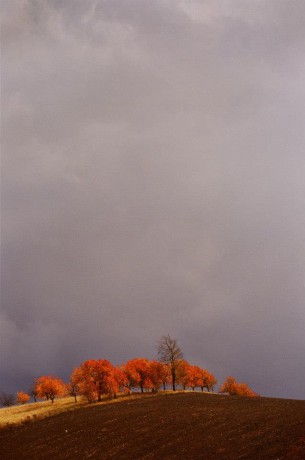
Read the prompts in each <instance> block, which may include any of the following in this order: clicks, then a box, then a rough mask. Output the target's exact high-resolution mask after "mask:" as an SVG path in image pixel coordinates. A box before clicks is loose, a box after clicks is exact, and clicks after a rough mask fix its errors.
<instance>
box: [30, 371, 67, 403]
mask: <svg viewBox="0 0 305 460" xmlns="http://www.w3.org/2000/svg"><path fill="white" fill-rule="evenodd" d="M35 389H36V394H37V396H38V397H39V398H46V399H47V400H49V399H50V400H51V401H52V403H53V402H54V399H55V397H56V396H63V395H64V394H65V393H66V386H65V384H64V382H63V381H62V380H61V379H59V378H58V377H54V376H53V375H44V376H42V377H39V378H38V379H37V380H36V382H35Z"/></svg>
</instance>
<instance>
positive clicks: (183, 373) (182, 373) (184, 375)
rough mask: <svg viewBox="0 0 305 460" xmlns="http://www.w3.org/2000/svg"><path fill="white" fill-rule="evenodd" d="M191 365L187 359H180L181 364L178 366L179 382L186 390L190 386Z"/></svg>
mask: <svg viewBox="0 0 305 460" xmlns="http://www.w3.org/2000/svg"><path fill="white" fill-rule="evenodd" d="M190 367H191V365H190V364H189V363H188V362H187V361H185V359H180V361H179V365H178V366H177V383H179V384H180V385H182V388H183V389H184V390H185V389H186V387H187V386H189V380H190V375H189V374H190Z"/></svg>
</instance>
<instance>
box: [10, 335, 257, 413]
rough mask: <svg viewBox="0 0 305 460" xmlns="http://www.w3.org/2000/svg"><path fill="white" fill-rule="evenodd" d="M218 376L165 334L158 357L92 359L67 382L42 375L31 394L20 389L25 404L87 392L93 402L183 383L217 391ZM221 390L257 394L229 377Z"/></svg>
mask: <svg viewBox="0 0 305 460" xmlns="http://www.w3.org/2000/svg"><path fill="white" fill-rule="evenodd" d="M216 384H217V380H216V378H215V376H214V375H213V374H212V373H211V372H209V371H208V370H206V369H202V368H201V367H199V366H194V365H192V364H190V363H188V362H187V361H186V360H184V359H183V353H182V351H181V349H180V347H179V346H178V344H177V341H176V340H175V339H172V338H171V337H170V336H164V337H162V338H161V340H160V342H159V346H158V360H148V359H146V358H135V359H131V360H129V361H128V362H127V363H125V364H124V365H122V366H119V367H118V366H114V365H113V364H111V363H110V361H108V360H106V359H99V360H94V359H90V360H87V361H85V362H83V363H82V364H81V365H80V366H79V367H77V368H75V369H74V370H73V372H72V374H71V377H70V382H69V383H68V384H65V383H64V382H63V381H62V380H61V379H59V378H58V377H55V376H41V377H39V378H38V379H36V381H35V383H34V385H33V387H32V389H31V391H30V394H27V393H24V392H19V393H17V402H18V403H20V404H25V403H26V402H28V401H29V399H30V396H32V397H33V399H34V401H35V402H36V400H37V398H46V399H47V400H50V401H51V402H52V403H53V402H54V399H55V397H57V396H64V395H71V396H73V397H74V398H75V402H76V400H77V396H79V395H81V396H85V397H86V398H87V400H88V401H89V402H94V401H101V399H102V396H103V395H108V396H109V397H116V396H117V394H118V393H119V392H120V393H127V394H130V393H131V392H132V391H133V390H137V391H141V392H142V393H143V392H144V391H145V392H146V391H152V392H157V391H159V389H160V388H162V389H163V390H165V389H166V388H168V387H169V386H171V388H172V389H173V391H175V390H176V388H177V385H180V386H181V387H182V388H183V389H184V390H185V389H187V388H191V389H192V390H193V391H194V390H195V389H196V388H198V389H201V391H203V390H204V389H206V390H207V391H213V390H214V387H215V385H216ZM220 391H221V392H223V393H229V394H234V395H245V396H256V394H255V393H254V392H253V391H252V390H251V389H250V388H249V387H248V386H247V385H246V384H241V383H237V382H236V381H235V380H234V379H233V377H228V379H227V380H226V382H224V384H223V385H222V387H221V390H220Z"/></svg>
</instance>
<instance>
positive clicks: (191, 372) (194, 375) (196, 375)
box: [188, 366, 201, 391]
mask: <svg viewBox="0 0 305 460" xmlns="http://www.w3.org/2000/svg"><path fill="white" fill-rule="evenodd" d="M200 377H201V369H200V367H199V366H189V369H188V385H189V386H190V387H191V388H192V389H193V391H194V390H195V388H196V387H199V386H200V383H201V381H200Z"/></svg>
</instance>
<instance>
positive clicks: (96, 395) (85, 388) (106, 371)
mask: <svg viewBox="0 0 305 460" xmlns="http://www.w3.org/2000/svg"><path fill="white" fill-rule="evenodd" d="M71 379H72V381H73V383H74V385H78V389H79V392H80V393H81V394H83V395H85V396H86V397H87V399H88V401H89V402H93V401H94V400H95V399H97V401H98V402H99V401H101V400H102V395H103V394H108V395H110V396H113V395H115V394H116V393H117V391H118V387H119V386H118V382H117V379H116V375H115V368H114V366H113V365H112V364H111V363H110V362H109V361H107V360H106V359H98V360H95V359H89V360H88V361H85V362H84V363H82V364H81V365H80V367H79V368H76V369H74V371H73V373H72V376H71Z"/></svg>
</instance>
